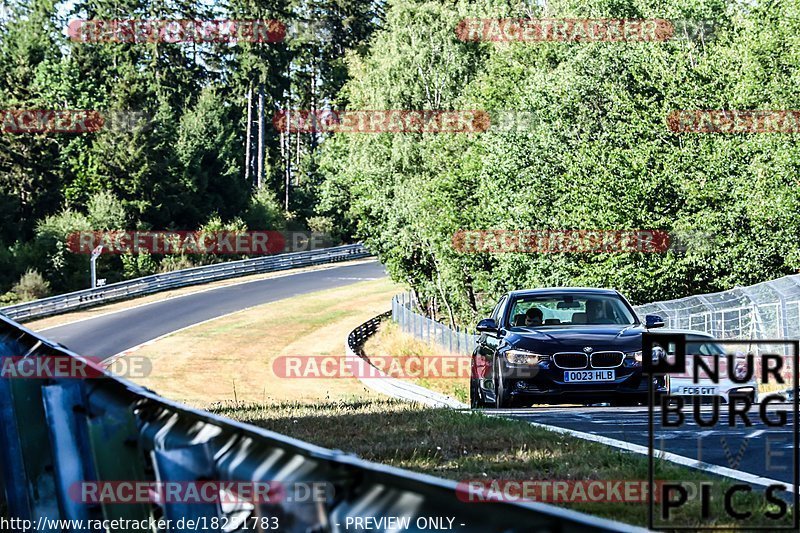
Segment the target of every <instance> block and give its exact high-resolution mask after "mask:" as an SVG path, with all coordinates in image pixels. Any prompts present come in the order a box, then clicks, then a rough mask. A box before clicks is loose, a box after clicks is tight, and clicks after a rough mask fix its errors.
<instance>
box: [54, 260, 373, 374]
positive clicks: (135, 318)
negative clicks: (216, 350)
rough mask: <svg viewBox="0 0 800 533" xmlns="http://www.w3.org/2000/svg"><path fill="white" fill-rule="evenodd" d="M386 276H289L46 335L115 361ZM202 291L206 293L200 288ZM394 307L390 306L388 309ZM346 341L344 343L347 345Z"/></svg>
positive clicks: (349, 272) (340, 271)
mask: <svg viewBox="0 0 800 533" xmlns="http://www.w3.org/2000/svg"><path fill="white" fill-rule="evenodd" d="M384 276H386V272H385V271H384V269H383V265H381V264H380V263H378V262H377V261H370V262H367V263H360V264H355V265H342V266H337V267H333V268H326V269H322V270H312V271H309V272H301V273H297V274H288V275H285V276H280V277H276V278H269V279H263V280H258V281H251V282H245V283H238V284H235V285H229V286H223V287H220V288H217V289H213V290H206V291H203V292H198V293H193V294H188V295H185V296H179V297H176V298H171V299H168V300H163V301H160V302H154V303H152V304H147V305H142V306H139V307H133V308H131V309H126V310H123V311H119V312H115V313H110V314H107V315H103V316H98V317H95V318H91V319H88V320H82V321H79V322H74V323H72V324H64V325H62V326H57V327H54V328H49V329H46V330H43V331H42V334H43V335H44V336H45V337H47V338H48V339H50V340H53V341H56V342H58V343H61V344H63V345H64V346H66V347H67V348H69V349H70V350H72V351H74V352H76V353H79V354H81V355H86V356H92V357H101V358H105V357H111V356H112V355H116V354H118V353H119V352H122V351H124V350H127V349H129V348H132V347H134V346H138V345H139V344H141V343H143V342H147V341H149V340H152V339H155V338H157V337H160V336H162V335H165V334H167V333H171V332H173V331H177V330H179V329H181V328H185V327H187V326H191V325H192V324H197V323H200V322H203V321H204V320H209V319H212V318H216V317H220V316H223V315H226V314H229V313H233V312H235V311H240V310H242V309H246V308H248V307H253V306H255V305H260V304H264V303H268V302H274V301H277V300H282V299H284V298H291V297H292V296H297V295H300V294H307V293H310V292H316V291H321V290H324V289H333V288H336V287H342V286H345V285H351V284H353V283H358V282H359V281H366V280H371V279H379V278H382V277H384ZM198 290H202V287H200V288H199V289H198ZM388 305H389V303H388V302H387V308H388ZM343 342H344V341H343Z"/></svg>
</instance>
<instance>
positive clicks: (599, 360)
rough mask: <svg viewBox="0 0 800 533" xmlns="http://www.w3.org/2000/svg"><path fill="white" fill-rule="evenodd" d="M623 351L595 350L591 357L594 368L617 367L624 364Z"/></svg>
mask: <svg viewBox="0 0 800 533" xmlns="http://www.w3.org/2000/svg"><path fill="white" fill-rule="evenodd" d="M623 359H625V354H623V353H622V352H594V353H593V354H592V356H591V358H590V361H589V362H590V363H591V365H592V368H616V367H618V366H620V365H622V360H623Z"/></svg>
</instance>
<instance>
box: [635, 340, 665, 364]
mask: <svg viewBox="0 0 800 533" xmlns="http://www.w3.org/2000/svg"><path fill="white" fill-rule="evenodd" d="M626 355H627V356H628V357H633V360H634V361H636V362H637V363H641V362H642V357H643V351H642V350H639V351H638V352H629V353H627V354H626ZM665 357H666V353H664V348H662V347H661V346H659V345H658V344H656V345H655V346H653V363H658V361H659V359H664V358H665Z"/></svg>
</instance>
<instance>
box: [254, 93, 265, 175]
mask: <svg viewBox="0 0 800 533" xmlns="http://www.w3.org/2000/svg"><path fill="white" fill-rule="evenodd" d="M264 135H265V132H264V86H263V85H259V86H258V156H257V157H258V169H257V170H256V174H257V176H256V180H257V182H256V184H257V187H258V188H259V189H261V187H263V186H264Z"/></svg>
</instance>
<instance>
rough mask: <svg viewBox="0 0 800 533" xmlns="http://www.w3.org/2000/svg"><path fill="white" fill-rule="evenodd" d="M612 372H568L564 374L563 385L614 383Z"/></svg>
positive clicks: (613, 372) (614, 373) (613, 373)
mask: <svg viewBox="0 0 800 533" xmlns="http://www.w3.org/2000/svg"><path fill="white" fill-rule="evenodd" d="M615 377H616V371H614V370H569V371H567V372H564V382H565V383H583V382H587V381H588V382H593V381H614V379H615Z"/></svg>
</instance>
